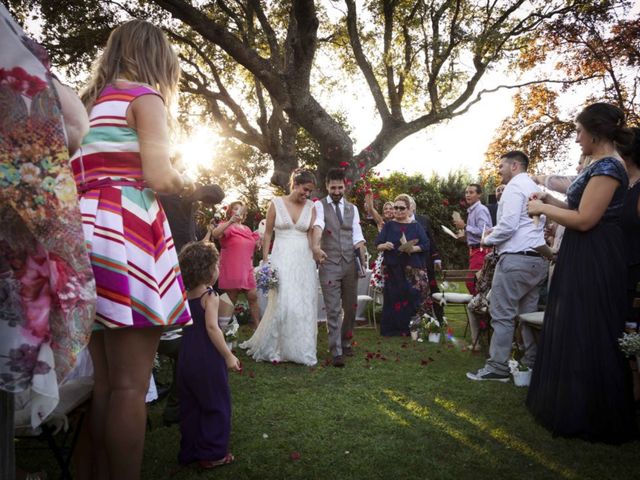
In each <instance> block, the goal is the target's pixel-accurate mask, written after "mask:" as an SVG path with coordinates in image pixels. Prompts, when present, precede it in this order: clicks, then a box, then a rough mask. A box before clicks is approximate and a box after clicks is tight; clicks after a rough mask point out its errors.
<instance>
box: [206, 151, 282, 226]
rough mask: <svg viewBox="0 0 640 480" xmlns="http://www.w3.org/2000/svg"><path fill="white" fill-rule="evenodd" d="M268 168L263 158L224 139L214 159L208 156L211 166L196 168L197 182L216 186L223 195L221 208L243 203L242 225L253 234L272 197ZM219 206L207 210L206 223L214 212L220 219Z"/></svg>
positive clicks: (258, 153)
mask: <svg viewBox="0 0 640 480" xmlns="http://www.w3.org/2000/svg"><path fill="white" fill-rule="evenodd" d="M269 166H270V161H269V159H268V158H267V156H266V155H263V154H260V152H258V151H257V150H255V149H253V148H251V147H250V146H248V145H245V144H242V143H238V142H234V141H233V140H229V139H227V140H226V141H224V142H222V143H221V146H220V149H219V150H218V152H217V153H216V156H215V158H214V157H213V156H212V159H211V164H210V165H209V166H204V167H200V169H199V173H198V181H199V182H201V183H204V184H207V183H215V184H218V185H220V187H222V189H223V190H224V192H225V194H226V196H225V200H224V204H229V203H231V202H232V201H234V200H241V201H243V202H244V203H245V205H246V206H247V219H246V221H245V224H246V225H247V226H249V227H250V228H251V229H252V230H255V229H256V228H257V227H258V223H259V222H260V220H262V218H263V216H264V215H263V212H264V211H265V209H266V205H267V203H268V201H269V199H270V198H271V196H272V190H271V187H270V186H269V185H268V181H267V173H268V172H269ZM223 206H224V205H218V206H216V207H213V208H209V209H207V210H206V216H207V219H208V220H210V219H211V217H212V216H213V215H214V213H216V212H217V213H219V214H220V215H221V216H222V217H224V215H225V212H224V211H223V210H222V207H223Z"/></svg>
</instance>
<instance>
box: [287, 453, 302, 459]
mask: <svg viewBox="0 0 640 480" xmlns="http://www.w3.org/2000/svg"><path fill="white" fill-rule="evenodd" d="M300 457H301V455H300V452H291V453H290V454H289V458H290V459H291V460H300Z"/></svg>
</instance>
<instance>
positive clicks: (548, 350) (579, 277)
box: [527, 103, 637, 443]
mask: <svg viewBox="0 0 640 480" xmlns="http://www.w3.org/2000/svg"><path fill="white" fill-rule="evenodd" d="M576 130H577V139H576V142H577V143H579V144H580V146H581V148H582V153H583V154H585V155H591V156H592V158H593V159H594V160H593V161H592V163H591V164H589V166H587V167H585V168H584V170H583V171H582V173H581V174H580V175H579V176H578V178H576V180H575V181H574V182H573V183H572V184H571V186H570V187H569V189H568V190H567V203H566V204H564V203H563V202H560V201H559V200H557V199H555V198H553V197H552V196H551V195H545V194H541V195H539V197H540V198H539V199H538V200H536V199H534V200H532V201H530V202H529V214H530V215H541V214H543V215H546V216H547V218H548V219H550V220H553V221H555V222H558V223H559V224H561V225H564V226H565V227H566V231H565V234H564V238H563V240H562V244H561V246H560V251H559V252H558V261H557V264H556V269H555V272H554V274H553V278H552V281H551V285H550V286H549V301H548V304H547V308H546V310H545V315H544V326H543V328H542V333H541V335H540V341H539V344H538V354H537V357H536V362H535V365H534V367H533V376H532V379H531V385H530V387H529V393H528V396H527V406H528V407H529V410H530V411H531V413H532V414H533V415H534V417H535V418H536V420H537V421H538V422H539V423H541V424H542V425H543V426H544V427H546V428H547V429H549V430H550V431H551V432H552V434H553V435H554V436H556V435H557V436H563V437H578V438H583V439H586V440H589V441H602V442H607V443H621V442H624V441H628V440H632V439H634V438H636V436H637V427H636V419H635V413H634V406H633V397H632V393H631V381H630V375H629V364H628V361H626V360H625V358H624V356H623V355H622V353H621V351H620V349H619V346H618V339H619V338H620V337H621V336H622V332H623V329H624V320H625V311H626V302H625V297H626V272H627V265H626V259H625V248H624V238H623V234H622V229H621V228H620V225H619V220H620V214H621V211H622V206H623V203H624V198H625V195H626V191H627V185H628V178H627V173H626V171H625V168H624V164H623V162H622V160H621V159H620V157H619V156H618V153H617V151H616V144H626V143H628V142H629V141H630V140H631V135H630V132H629V130H628V129H626V128H624V114H623V112H622V111H621V110H620V109H619V108H617V107H615V106H613V105H609V104H606V103H596V104H593V105H590V106H588V107H587V108H585V109H584V110H583V111H582V112H581V113H580V114H579V115H578V117H577V122H576ZM540 200H542V201H540ZM542 202H544V203H542Z"/></svg>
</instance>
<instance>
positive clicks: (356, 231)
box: [313, 197, 365, 246]
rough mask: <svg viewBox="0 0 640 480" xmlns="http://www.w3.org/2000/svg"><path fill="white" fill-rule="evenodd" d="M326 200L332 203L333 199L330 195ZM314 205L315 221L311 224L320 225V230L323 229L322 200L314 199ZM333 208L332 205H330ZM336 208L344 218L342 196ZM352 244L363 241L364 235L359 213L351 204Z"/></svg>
mask: <svg viewBox="0 0 640 480" xmlns="http://www.w3.org/2000/svg"><path fill="white" fill-rule="evenodd" d="M327 202H328V203H329V205H333V200H331V197H327ZM314 206H315V208H316V221H315V223H314V224H313V226H314V227H320V229H321V230H324V205H323V204H322V201H320V200H316V201H315V202H314ZM332 208H333V207H332ZM338 208H339V209H340V213H341V214H342V218H344V197H342V198H341V199H340V202H339V203H338ZM352 226H353V229H352V231H353V245H354V246H356V245H357V244H358V243H360V242H364V241H365V239H364V235H363V234H362V227H361V226H360V213H358V207H356V206H355V205H354V206H353V225H352Z"/></svg>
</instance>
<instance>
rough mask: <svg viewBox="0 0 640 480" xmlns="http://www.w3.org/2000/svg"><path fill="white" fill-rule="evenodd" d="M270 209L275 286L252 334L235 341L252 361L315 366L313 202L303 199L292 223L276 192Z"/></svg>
mask: <svg viewBox="0 0 640 480" xmlns="http://www.w3.org/2000/svg"><path fill="white" fill-rule="evenodd" d="M273 204H274V206H275V210H276V219H275V225H274V227H275V228H274V231H275V241H274V244H273V250H272V252H271V257H270V259H269V260H270V263H271V266H272V267H273V268H275V269H276V270H277V275H278V288H277V290H276V291H273V290H272V291H271V292H269V303H268V304H267V308H266V310H265V312H264V315H263V316H262V320H261V321H260V325H258V328H257V329H256V331H255V332H254V334H253V336H252V337H251V338H250V339H249V340H247V341H246V342H244V343H242V344H241V345H240V348H246V349H247V354H248V355H250V356H251V357H253V359H254V360H257V361H268V362H273V361H276V362H295V363H301V364H304V365H315V364H316V362H317V360H316V341H317V336H318V318H317V316H318V274H317V272H316V264H315V261H314V259H313V254H312V252H311V248H310V247H309V240H308V237H307V233H308V231H309V228H311V227H312V225H311V212H312V209H313V202H311V201H310V200H307V202H306V204H305V206H304V207H303V209H302V213H301V214H300V218H298V222H297V223H295V224H294V222H293V219H292V218H291V215H290V214H289V211H288V210H287V207H286V205H285V204H284V201H283V199H282V198H281V197H276V198H274V199H273Z"/></svg>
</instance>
